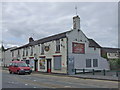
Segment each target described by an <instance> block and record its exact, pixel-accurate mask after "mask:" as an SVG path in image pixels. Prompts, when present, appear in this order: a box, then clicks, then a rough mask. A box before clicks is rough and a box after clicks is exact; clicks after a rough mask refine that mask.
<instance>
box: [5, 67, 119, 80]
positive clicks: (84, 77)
mask: <svg viewBox="0 0 120 90" xmlns="http://www.w3.org/2000/svg"><path fill="white" fill-rule="evenodd" d="M3 70H7V68H3ZM32 73H33V74H34V73H37V74H46V75H55V76H56V75H57V76H68V77H75V78H83V79H96V80H108V81H118V82H119V81H120V76H118V77H117V76H103V75H88V74H75V75H68V74H59V73H46V72H39V71H38V72H35V71H33V72H32Z"/></svg>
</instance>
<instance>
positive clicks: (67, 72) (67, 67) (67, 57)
mask: <svg viewBox="0 0 120 90" xmlns="http://www.w3.org/2000/svg"><path fill="white" fill-rule="evenodd" d="M66 39H67V41H66V42H67V74H68V37H66Z"/></svg>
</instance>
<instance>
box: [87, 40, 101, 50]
mask: <svg viewBox="0 0 120 90" xmlns="http://www.w3.org/2000/svg"><path fill="white" fill-rule="evenodd" d="M88 40H89V47H96V48H101V46H100V45H99V44H98V43H96V42H95V41H94V40H93V39H88Z"/></svg>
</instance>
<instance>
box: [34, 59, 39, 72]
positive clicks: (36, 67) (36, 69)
mask: <svg viewBox="0 0 120 90" xmlns="http://www.w3.org/2000/svg"><path fill="white" fill-rule="evenodd" d="M34 62H35V65H34V70H35V71H38V60H34Z"/></svg>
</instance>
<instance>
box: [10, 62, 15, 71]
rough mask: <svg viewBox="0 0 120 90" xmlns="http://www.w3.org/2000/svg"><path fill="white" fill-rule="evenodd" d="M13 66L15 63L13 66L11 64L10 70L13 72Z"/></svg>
mask: <svg viewBox="0 0 120 90" xmlns="http://www.w3.org/2000/svg"><path fill="white" fill-rule="evenodd" d="M13 68H14V63H12V64H11V66H10V70H11V71H12V72H13V71H14V70H13Z"/></svg>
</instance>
